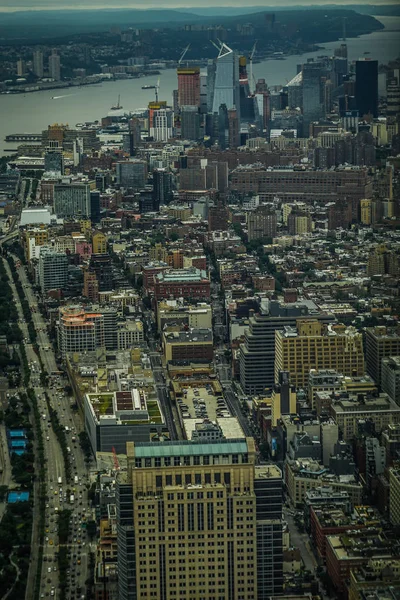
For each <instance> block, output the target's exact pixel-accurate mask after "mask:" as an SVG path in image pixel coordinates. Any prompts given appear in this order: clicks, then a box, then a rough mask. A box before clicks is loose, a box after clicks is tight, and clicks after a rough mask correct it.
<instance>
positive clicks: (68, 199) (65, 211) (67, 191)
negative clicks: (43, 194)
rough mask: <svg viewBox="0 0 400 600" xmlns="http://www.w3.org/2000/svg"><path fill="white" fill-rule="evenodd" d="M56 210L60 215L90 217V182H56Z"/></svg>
mask: <svg viewBox="0 0 400 600" xmlns="http://www.w3.org/2000/svg"><path fill="white" fill-rule="evenodd" d="M54 212H55V213H56V215H57V216H58V217H73V218H79V217H81V218H82V217H83V218H85V217H90V184H89V183H56V184H55V185H54Z"/></svg>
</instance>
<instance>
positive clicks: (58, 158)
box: [44, 149, 64, 175]
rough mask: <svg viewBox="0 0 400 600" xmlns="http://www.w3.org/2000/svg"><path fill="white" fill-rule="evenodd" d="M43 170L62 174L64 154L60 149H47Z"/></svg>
mask: <svg viewBox="0 0 400 600" xmlns="http://www.w3.org/2000/svg"><path fill="white" fill-rule="evenodd" d="M44 170H45V171H48V172H51V173H57V174H58V175H64V155H63V152H62V150H61V149H54V150H53V149H47V151H46V154H45V155H44Z"/></svg>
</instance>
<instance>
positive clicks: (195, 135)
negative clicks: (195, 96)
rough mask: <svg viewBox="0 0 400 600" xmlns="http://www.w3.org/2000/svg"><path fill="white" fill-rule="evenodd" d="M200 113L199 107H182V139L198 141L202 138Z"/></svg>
mask: <svg viewBox="0 0 400 600" xmlns="http://www.w3.org/2000/svg"><path fill="white" fill-rule="evenodd" d="M200 123H201V119H200V113H199V109H198V107H197V106H189V105H187V104H185V105H183V106H181V138H182V139H183V140H194V141H197V140H198V139H199V138H200Z"/></svg>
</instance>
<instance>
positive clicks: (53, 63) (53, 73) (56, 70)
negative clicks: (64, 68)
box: [49, 50, 61, 81]
mask: <svg viewBox="0 0 400 600" xmlns="http://www.w3.org/2000/svg"><path fill="white" fill-rule="evenodd" d="M49 75H50V77H51V78H52V79H54V81H60V79H61V64H60V56H59V55H58V54H57V50H53V51H52V53H51V54H50V56H49Z"/></svg>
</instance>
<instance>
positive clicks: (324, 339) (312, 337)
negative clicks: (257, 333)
mask: <svg viewBox="0 0 400 600" xmlns="http://www.w3.org/2000/svg"><path fill="white" fill-rule="evenodd" d="M310 369H335V370H337V371H339V372H340V373H343V374H344V375H362V374H363V373H364V371H365V367H364V352H363V343H362V334H361V333H359V332H358V331H357V330H356V329H355V328H354V327H348V328H346V327H345V326H344V325H341V324H332V325H328V326H324V325H323V324H322V323H321V322H320V321H319V320H317V319H315V320H313V319H307V320H303V319H297V320H296V327H291V326H286V327H285V328H284V329H283V330H276V331H275V379H276V380H277V378H278V374H279V371H288V372H289V373H290V380H291V383H292V385H294V386H295V387H301V388H306V387H307V385H308V377H309V373H310Z"/></svg>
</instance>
